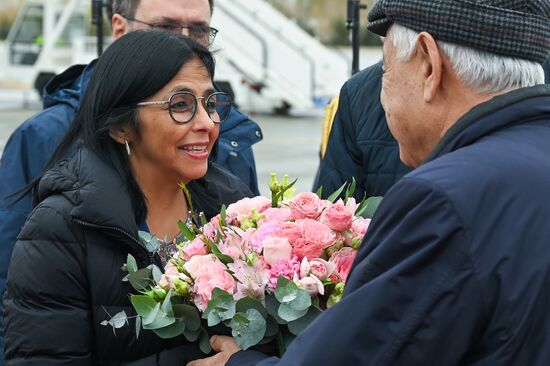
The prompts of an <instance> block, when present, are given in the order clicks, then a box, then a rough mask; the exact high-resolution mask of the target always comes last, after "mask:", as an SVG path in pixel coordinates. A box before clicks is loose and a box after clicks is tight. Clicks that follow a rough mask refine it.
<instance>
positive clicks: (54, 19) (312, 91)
mask: <svg viewBox="0 0 550 366" xmlns="http://www.w3.org/2000/svg"><path fill="white" fill-rule="evenodd" d="M215 5H216V8H215V10H214V16H213V19H212V25H213V26H214V27H216V28H218V29H221V31H220V33H219V34H218V37H217V38H216V41H215V42H214V45H213V46H212V49H213V50H218V52H217V53H216V58H217V59H218V62H217V69H216V81H217V82H219V84H220V85H222V87H224V88H226V89H229V90H231V91H232V92H233V93H234V95H235V99H236V102H237V104H238V105H239V106H240V107H241V108H242V109H244V110H248V111H262V112H263V111H268V110H270V111H279V112H288V111H289V110H292V111H303V110H308V109H311V108H314V107H315V106H318V105H323V104H324V103H325V102H326V101H327V100H328V99H329V98H331V97H332V96H334V95H336V94H337V93H338V91H339V89H340V87H341V85H342V84H343V82H344V81H345V80H346V79H347V77H348V75H349V68H350V65H349V61H348V60H347V59H346V57H344V56H343V55H341V54H339V53H338V52H337V51H334V50H331V49H329V48H327V47H325V46H323V45H322V44H321V43H320V42H319V41H318V40H317V39H315V38H313V37H311V36H310V35H309V34H307V33H306V32H305V31H303V30H302V29H301V28H299V27H298V26H297V25H296V24H295V23H294V22H293V21H291V20H290V19H288V18H286V17H285V16H284V15H282V14H281V13H279V12H278V11H277V10H275V9H274V8H273V7H272V6H271V5H270V4H268V3H267V2H266V1H263V0H216V3H215ZM91 9H92V1H90V0H27V1H25V2H24V3H23V4H22V5H21V8H20V11H19V13H18V15H17V17H16V20H15V22H14V24H13V26H12V29H11V30H10V33H9V35H8V37H7V39H6V42H5V44H4V50H3V51H0V88H2V87H4V88H6V87H7V88H19V89H33V88H34V89H36V90H42V87H43V86H44V84H45V83H46V82H47V80H49V79H50V78H51V77H52V76H53V75H55V74H57V73H59V72H61V71H63V70H64V69H66V68H67V67H68V66H70V65H73V64H78V63H81V64H83V63H88V62H90V61H91V60H92V59H94V58H95V57H96V55H97V53H96V48H97V47H96V36H95V28H94V26H93V25H92V24H91V20H90V19H91V17H90V13H91ZM105 29H106V30H108V29H109V23H108V22H107V21H105ZM109 42H110V39H109V38H108V37H107V38H105V40H104V43H105V45H107V44H108V43H109Z"/></svg>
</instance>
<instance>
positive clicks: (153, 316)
mask: <svg viewBox="0 0 550 366" xmlns="http://www.w3.org/2000/svg"><path fill="white" fill-rule="evenodd" d="M159 310H160V303H158V302H157V303H156V304H155V306H154V307H153V309H152V310H151V311H150V312H149V314H147V316H144V317H143V321H142V324H143V329H151V328H146V326H147V325H149V324H152V323H153V322H154V321H155V320H156V319H157V314H158V313H159Z"/></svg>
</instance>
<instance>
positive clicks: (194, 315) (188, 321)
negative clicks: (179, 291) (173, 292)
mask: <svg viewBox="0 0 550 366" xmlns="http://www.w3.org/2000/svg"><path fill="white" fill-rule="evenodd" d="M172 309H173V311H174V316H175V317H176V318H177V319H178V320H180V321H183V322H184V323H185V329H186V331H187V330H189V331H197V330H199V329H200V326H201V318H200V315H199V311H198V310H197V308H196V307H194V306H191V305H187V304H175V305H172Z"/></svg>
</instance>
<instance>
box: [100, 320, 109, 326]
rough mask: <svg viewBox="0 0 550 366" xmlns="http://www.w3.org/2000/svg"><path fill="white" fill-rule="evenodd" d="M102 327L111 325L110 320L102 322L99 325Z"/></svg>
mask: <svg viewBox="0 0 550 366" xmlns="http://www.w3.org/2000/svg"><path fill="white" fill-rule="evenodd" d="M99 324H100V325H109V321H108V320H104V321H102V322H101V323H99Z"/></svg>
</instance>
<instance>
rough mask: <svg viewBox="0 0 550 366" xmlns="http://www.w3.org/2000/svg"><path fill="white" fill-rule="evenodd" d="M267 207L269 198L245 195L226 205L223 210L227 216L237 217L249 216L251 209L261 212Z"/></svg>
mask: <svg viewBox="0 0 550 366" xmlns="http://www.w3.org/2000/svg"><path fill="white" fill-rule="evenodd" d="M269 207H271V200H269V199H268V198H266V197H262V196H256V197H253V198H248V197H247V198H243V199H242V200H239V201H237V202H235V203H232V204H230V205H229V206H227V209H226V210H225V212H226V214H227V215H228V216H235V217H237V218H240V217H241V216H242V215H245V216H247V217H250V214H251V212H252V210H255V211H256V212H257V213H261V212H263V211H264V210H266V209H267V208H269Z"/></svg>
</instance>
